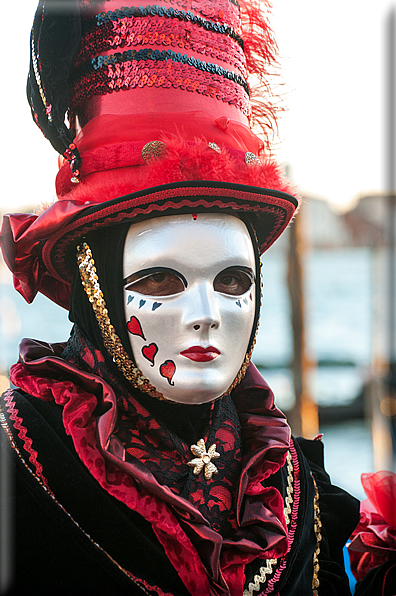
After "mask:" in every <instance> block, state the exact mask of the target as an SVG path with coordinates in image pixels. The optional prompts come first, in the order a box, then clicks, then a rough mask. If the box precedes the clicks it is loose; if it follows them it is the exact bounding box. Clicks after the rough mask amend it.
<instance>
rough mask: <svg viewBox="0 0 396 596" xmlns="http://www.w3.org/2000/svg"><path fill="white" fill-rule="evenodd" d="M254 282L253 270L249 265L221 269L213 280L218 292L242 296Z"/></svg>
mask: <svg viewBox="0 0 396 596" xmlns="http://www.w3.org/2000/svg"><path fill="white" fill-rule="evenodd" d="M253 284H254V275H253V271H252V270H251V269H249V268H248V267H228V268H227V269H224V270H223V271H221V272H220V273H219V274H218V275H217V276H216V278H215V280H214V282H213V287H214V289H215V291H216V292H221V293H222V294H228V295H229V296H242V294H245V293H246V292H247V291H248V290H249V289H250V288H251V287H252V285H253Z"/></svg>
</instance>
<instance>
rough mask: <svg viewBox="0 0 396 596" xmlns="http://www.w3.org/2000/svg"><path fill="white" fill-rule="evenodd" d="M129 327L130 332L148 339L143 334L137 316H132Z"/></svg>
mask: <svg viewBox="0 0 396 596" xmlns="http://www.w3.org/2000/svg"><path fill="white" fill-rule="evenodd" d="M127 327H128V331H129V333H132V335H139V337H142V338H143V339H144V341H146V338H145V337H144V335H143V330H142V327H141V325H140V323H139V321H138V319H137V318H136V317H131V318H130V319H129V321H128V324H127Z"/></svg>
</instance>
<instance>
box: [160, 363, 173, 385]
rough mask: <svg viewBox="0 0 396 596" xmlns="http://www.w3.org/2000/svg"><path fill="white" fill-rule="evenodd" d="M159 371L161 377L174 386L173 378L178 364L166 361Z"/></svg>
mask: <svg viewBox="0 0 396 596" xmlns="http://www.w3.org/2000/svg"><path fill="white" fill-rule="evenodd" d="M159 370H160V374H161V376H162V377H164V378H165V379H168V383H169V385H174V383H172V378H173V375H174V374H175V372H176V364H175V363H174V362H173V361H172V360H165V362H164V363H163V364H161V366H160V369H159Z"/></svg>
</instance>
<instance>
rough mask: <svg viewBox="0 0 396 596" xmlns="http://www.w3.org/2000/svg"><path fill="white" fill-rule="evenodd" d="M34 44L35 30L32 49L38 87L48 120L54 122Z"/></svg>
mask: <svg viewBox="0 0 396 596" xmlns="http://www.w3.org/2000/svg"><path fill="white" fill-rule="evenodd" d="M34 46H35V41H34V30H33V31H32V48H31V49H32V64H33V71H34V76H35V79H36V83H37V87H38V90H39V93H40V97H41V101H42V102H43V105H44V107H45V113H46V114H47V118H48V122H52V115H51V111H52V105H50V104H47V98H46V97H45V93H44V89H43V86H42V84H41V78H40V72H39V69H38V60H37V56H36V51H35V47H34Z"/></svg>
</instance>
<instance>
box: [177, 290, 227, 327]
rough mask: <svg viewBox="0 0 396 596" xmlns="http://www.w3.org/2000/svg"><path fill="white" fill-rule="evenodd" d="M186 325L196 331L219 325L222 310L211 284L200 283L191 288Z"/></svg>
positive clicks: (185, 319)
mask: <svg viewBox="0 0 396 596" xmlns="http://www.w3.org/2000/svg"><path fill="white" fill-rule="evenodd" d="M186 298H187V296H186ZM184 325H185V327H186V328H188V329H194V331H208V330H209V329H217V328H218V327H219V325H220V311H219V307H218V304H217V300H216V296H215V292H214V290H213V286H212V285H211V284H209V283H207V284H206V283H205V284H199V286H197V287H196V288H195V289H194V290H193V289H191V291H190V295H189V297H188V304H186V308H185V311H184Z"/></svg>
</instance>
